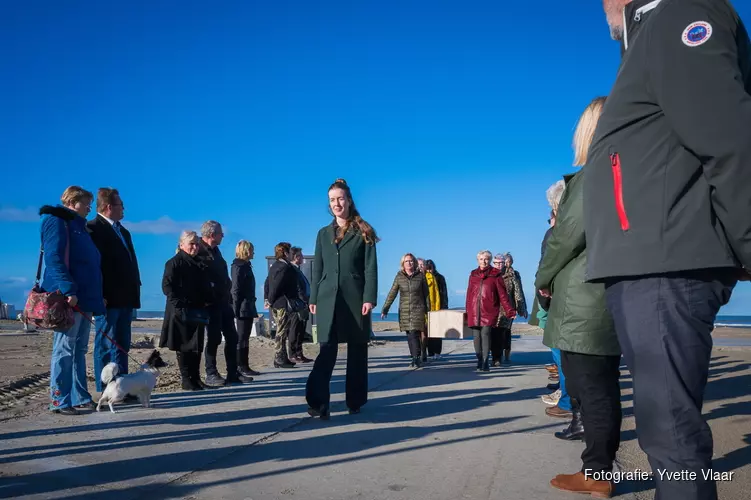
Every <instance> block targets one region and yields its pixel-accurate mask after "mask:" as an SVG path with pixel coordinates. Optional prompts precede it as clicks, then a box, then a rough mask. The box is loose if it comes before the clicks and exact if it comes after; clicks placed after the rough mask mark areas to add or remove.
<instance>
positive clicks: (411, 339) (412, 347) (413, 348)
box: [405, 330, 422, 358]
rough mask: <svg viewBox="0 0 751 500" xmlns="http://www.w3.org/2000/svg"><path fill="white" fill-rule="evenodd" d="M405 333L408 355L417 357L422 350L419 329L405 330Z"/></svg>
mask: <svg viewBox="0 0 751 500" xmlns="http://www.w3.org/2000/svg"><path fill="white" fill-rule="evenodd" d="M405 333H406V334H407V345H408V346H409V355H410V356H412V357H413V358H417V357H419V356H421V355H422V352H421V351H420V349H422V346H421V345H420V331H419V330H409V331H407V332H405Z"/></svg>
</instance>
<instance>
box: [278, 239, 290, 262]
mask: <svg viewBox="0 0 751 500" xmlns="http://www.w3.org/2000/svg"><path fill="white" fill-rule="evenodd" d="M290 248H292V245H291V244H290V243H287V242H285V241H283V242H281V243H277V245H276V246H275V247H274V258H275V259H276V260H279V259H284V260H287V252H289V250H290Z"/></svg>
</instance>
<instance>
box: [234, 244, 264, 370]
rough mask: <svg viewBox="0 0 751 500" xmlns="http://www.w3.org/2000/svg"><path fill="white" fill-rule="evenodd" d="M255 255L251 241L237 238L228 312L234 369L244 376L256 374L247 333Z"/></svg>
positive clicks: (253, 295) (249, 330) (252, 313)
mask: <svg viewBox="0 0 751 500" xmlns="http://www.w3.org/2000/svg"><path fill="white" fill-rule="evenodd" d="M254 255H255V247H253V243H251V242H249V241H246V240H240V241H239V242H238V243H237V246H236V247H235V260H233V261H232V269H231V272H232V288H231V289H230V296H231V298H232V312H233V313H234V315H235V318H236V319H237V334H238V340H237V371H238V372H239V373H240V375H243V376H244V377H247V378H252V377H254V376H257V375H260V373H259V372H257V371H255V370H253V369H251V368H250V363H249V361H250V359H249V355H250V334H251V333H252V331H253V322H254V321H255V320H257V319H258V310H257V309H256V277H255V274H253V265H252V264H251V263H250V261H251V260H253V256H254Z"/></svg>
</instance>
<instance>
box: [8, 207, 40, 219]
mask: <svg viewBox="0 0 751 500" xmlns="http://www.w3.org/2000/svg"><path fill="white" fill-rule="evenodd" d="M0 221H5V222H38V221H39V209H38V208H32V207H28V208H15V207H1V208H0Z"/></svg>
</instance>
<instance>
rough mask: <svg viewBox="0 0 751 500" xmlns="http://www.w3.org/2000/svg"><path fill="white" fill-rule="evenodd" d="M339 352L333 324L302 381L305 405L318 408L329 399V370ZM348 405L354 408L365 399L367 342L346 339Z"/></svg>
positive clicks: (366, 393)
mask: <svg viewBox="0 0 751 500" xmlns="http://www.w3.org/2000/svg"><path fill="white" fill-rule="evenodd" d="M338 353H339V343H338V341H337V333H336V328H332V330H331V336H330V337H329V342H327V343H325V344H321V352H320V353H319V354H318V357H317V358H316V361H315V363H313V370H312V371H311V372H310V375H309V376H308V382H307V384H306V385H305V399H306V400H307V402H308V406H310V407H312V408H316V409H318V408H320V407H321V406H326V407H327V408H328V406H329V405H330V403H331V374H332V373H333V372H334V366H335V365H336V358H337V355H338ZM345 391H346V401H347V408H350V409H352V410H356V409H358V408H360V407H361V406H363V405H365V403H367V402H368V344H367V343H366V342H348V343H347V372H346V382H345Z"/></svg>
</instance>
